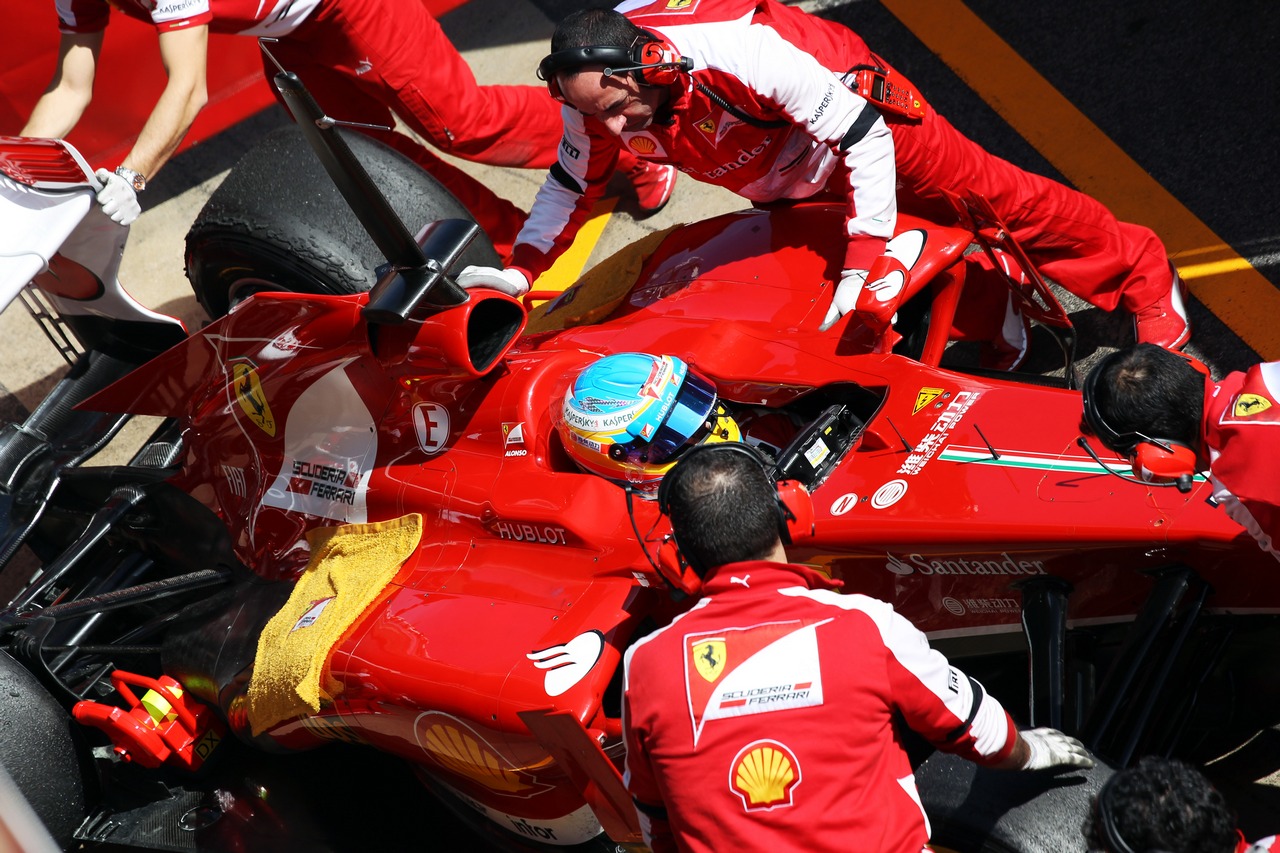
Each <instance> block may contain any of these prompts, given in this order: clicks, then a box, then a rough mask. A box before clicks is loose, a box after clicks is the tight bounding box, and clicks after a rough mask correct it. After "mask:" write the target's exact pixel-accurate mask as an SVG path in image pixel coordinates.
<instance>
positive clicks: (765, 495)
mask: <svg viewBox="0 0 1280 853" xmlns="http://www.w3.org/2000/svg"><path fill="white" fill-rule="evenodd" d="M698 451H699V452H697V453H691V454H690V455H689V456H688V457H687V458H685V459H682V460H681V461H679V462H677V463H676V465H675V467H673V468H672V469H671V471H668V472H667V476H668V477H671V476H672V473H673V472H675V471H677V470H679V472H680V474H679V476H678V477H676V478H675V479H674V480H673V482H672V484H671V493H670V494H669V495H668V500H667V508H668V511H669V513H670V515H671V530H672V532H673V533H674V534H675V537H676V543H677V544H678V545H679V546H680V550H681V551H682V552H684V553H685V554H686V555H687V556H688V557H689V558H690V562H691V564H692V565H693V566H696V567H699V568H703V569H711V568H714V567H716V566H723V565H724V564H726V563H737V562H741V561H742V560H762V559H764V558H766V557H768V556H769V554H770V553H772V551H773V549H774V548H775V547H776V546H777V545H778V543H779V541H780V538H779V532H778V511H777V508H776V507H777V500H776V498H775V494H776V492H777V485H776V484H775V483H771V482H769V478H768V477H767V476H766V475H765V472H764V468H763V467H762V466H761V465H760V463H759V462H756V461H755V460H753V459H752V458H751V456H749V455H748V454H746V453H731V452H715V451H714V450H712V448H711V447H706V448H699V449H698Z"/></svg>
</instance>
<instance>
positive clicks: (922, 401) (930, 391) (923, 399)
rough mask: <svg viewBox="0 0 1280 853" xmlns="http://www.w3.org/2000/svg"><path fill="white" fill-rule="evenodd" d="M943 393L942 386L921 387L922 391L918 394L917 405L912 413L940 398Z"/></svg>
mask: <svg viewBox="0 0 1280 853" xmlns="http://www.w3.org/2000/svg"><path fill="white" fill-rule="evenodd" d="M941 394H942V389H941V388H921V389H920V392H919V393H918V394H916V407H915V408H914V409H912V410H911V414H913V415H914V414H915V413H916V412H918V411H920V410H921V409H923V408H924V407H925V406H927V405H929V404H930V403H932V402H933V401H934V400H936V399H938V397H939V395H941Z"/></svg>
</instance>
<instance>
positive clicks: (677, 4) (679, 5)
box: [667, 0, 693, 9]
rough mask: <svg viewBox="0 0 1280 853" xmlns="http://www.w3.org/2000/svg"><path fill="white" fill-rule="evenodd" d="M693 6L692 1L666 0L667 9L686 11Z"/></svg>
mask: <svg viewBox="0 0 1280 853" xmlns="http://www.w3.org/2000/svg"><path fill="white" fill-rule="evenodd" d="M692 5H693V0H667V8H668V9H687V8H688V7H690V6H692Z"/></svg>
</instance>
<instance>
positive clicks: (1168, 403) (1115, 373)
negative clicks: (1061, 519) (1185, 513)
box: [1082, 344, 1280, 560]
mask: <svg viewBox="0 0 1280 853" xmlns="http://www.w3.org/2000/svg"><path fill="white" fill-rule="evenodd" d="M1083 392H1084V393H1083V394H1082V402H1083V403H1084V424H1083V426H1084V427H1087V429H1088V431H1089V432H1091V433H1093V434H1094V435H1096V436H1097V437H1098V440H1099V441H1101V442H1102V443H1103V444H1104V445H1105V446H1106V447H1107V448H1108V449H1109V450H1112V451H1115V452H1116V453H1119V454H1121V455H1123V456H1126V457H1128V458H1129V459H1130V461H1131V462H1132V463H1133V472H1134V474H1135V475H1136V476H1137V477H1139V478H1140V479H1142V480H1146V481H1148V482H1175V481H1177V480H1178V479H1179V478H1185V480H1186V481H1187V482H1188V483H1190V478H1191V477H1192V475H1194V474H1196V473H1197V472H1207V473H1208V475H1209V480H1210V482H1211V483H1212V484H1213V497H1214V500H1215V501H1216V502H1217V504H1218V505H1219V506H1220V507H1222V508H1223V510H1224V511H1226V513H1227V515H1229V516H1230V517H1231V518H1232V519H1233V520H1234V521H1235V522H1236V523H1237V524H1239V525H1240V526H1241V527H1243V528H1244V529H1245V530H1247V531H1248V532H1249V535H1251V536H1252V537H1253V538H1254V539H1255V540H1257V542H1258V547H1259V548H1261V549H1262V550H1264V551H1266V552H1267V553H1269V554H1271V556H1273V557H1275V558H1276V559H1277V560H1280V453H1277V452H1276V451H1277V447H1280V441H1278V439H1280V362H1274V361H1273V362H1264V363H1262V364H1255V365H1254V366H1253V367H1250V368H1249V369H1248V370H1247V371H1238V372H1235V373H1229V374H1227V375H1226V376H1224V377H1223V378H1222V381H1220V382H1214V381H1213V380H1212V379H1211V378H1210V376H1209V373H1208V368H1206V367H1205V366H1204V365H1203V364H1200V363H1199V362H1198V361H1195V360H1193V359H1191V358H1189V357H1186V356H1182V355H1179V354H1176V353H1170V352H1166V351H1164V350H1162V349H1160V348H1159V347H1153V346H1150V345H1144V344H1137V345H1135V346H1132V347H1125V348H1124V349H1121V350H1117V351H1116V352H1114V353H1111V354H1110V355H1108V356H1107V357H1105V358H1103V359H1102V360H1101V361H1099V362H1098V363H1097V364H1096V365H1094V367H1093V369H1092V370H1091V371H1090V372H1089V375H1088V377H1086V379H1085V384H1084V388H1083Z"/></svg>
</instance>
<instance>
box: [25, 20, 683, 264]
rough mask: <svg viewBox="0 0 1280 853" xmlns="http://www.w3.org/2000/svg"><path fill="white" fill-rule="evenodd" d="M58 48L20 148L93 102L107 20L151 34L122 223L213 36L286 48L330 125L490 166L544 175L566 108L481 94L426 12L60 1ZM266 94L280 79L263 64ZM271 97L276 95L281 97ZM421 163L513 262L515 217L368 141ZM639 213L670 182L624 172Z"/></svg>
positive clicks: (193, 108) (112, 205) (479, 190)
mask: <svg viewBox="0 0 1280 853" xmlns="http://www.w3.org/2000/svg"><path fill="white" fill-rule="evenodd" d="M56 4H57V11H58V21H59V26H60V30H61V32H62V39H61V43H60V46H59V52H58V67H57V69H56V71H55V73H54V76H53V79H52V81H51V82H50V84H49V88H48V89H47V90H46V92H45V93H44V95H43V96H42V97H41V98H40V100H39V101H38V102H37V104H36V106H35V108H34V110H33V111H32V114H31V116H30V118H29V119H28V121H27V123H26V125H25V126H24V127H23V129H22V131H21V133H22V135H23V136H39V137H62V136H65V135H66V134H68V133H70V132H71V130H72V128H74V127H75V125H76V123H77V122H78V121H79V120H80V116H81V115H82V114H83V112H84V110H85V108H86V107H88V105H89V103H90V101H91V99H92V97H93V82H94V75H95V71H96V68H97V60H98V54H99V51H100V50H101V47H102V43H103V36H104V33H105V30H106V26H107V23H108V18H109V16H110V12H111V9H112V8H113V7H114V8H115V9H117V10H118V11H120V12H123V13H124V14H126V15H128V16H130V17H132V18H137V19H138V20H141V21H144V22H147V23H151V24H154V25H155V27H156V30H157V32H158V34H159V43H160V56H161V60H162V61H163V63H164V67H165V71H166V73H167V74H168V81H167V83H166V85H165V89H164V91H163V93H162V94H161V96H160V99H159V100H158V101H157V102H156V105H155V107H154V108H153V109H152V111H151V115H150V117H149V118H148V119H147V121H146V123H145V124H144V126H143V128H142V131H141V132H140V133H139V135H138V137H137V140H136V141H135V143H134V145H133V147H132V148H131V150H130V151H129V153H128V154H127V155H126V156H125V158H124V162H123V163H121V164H120V167H119V168H118V169H116V171H115V172H114V173H111V172H107V171H106V170H101V171H100V173H99V178H100V179H102V180H104V181H105V182H106V184H107V186H106V188H105V189H104V190H102V193H101V195H100V198H99V200H100V201H101V202H102V204H103V210H104V212H106V213H107V214H108V215H110V216H111V217H112V218H113V219H115V220H116V221H117V222H120V223H121V224H125V225H127V224H129V222H132V221H133V219H135V218H136V217H137V215H138V211H139V205H138V201H137V198H136V193H137V192H140V191H141V190H143V189H144V188H145V187H146V183H147V180H148V179H149V178H153V177H155V175H156V173H157V172H158V171H159V170H160V168H161V167H162V166H163V165H164V164H165V162H166V161H167V160H168V159H169V157H170V156H171V155H172V154H173V152H174V151H175V150H176V149H177V147H178V144H179V143H180V142H181V141H182V137H183V136H184V135H185V134H186V132H187V130H188V129H189V128H190V127H191V123H192V122H193V121H194V120H195V118H196V115H197V114H198V113H199V112H200V110H201V109H202V108H203V107H204V105H205V102H206V100H207V97H208V95H207V91H206V81H205V75H206V57H207V52H208V34H209V32H210V31H212V32H217V33H232V34H240V35H247V36H265V37H270V38H274V39H279V41H278V42H276V43H275V44H274V45H272V46H271V48H270V49H271V52H272V53H273V54H274V55H275V56H276V57H277V59H279V60H280V62H281V64H282V65H283V66H284V67H285V68H287V69H288V70H290V71H293V72H295V73H297V74H298V76H299V77H300V78H301V79H302V81H303V83H304V84H305V85H306V86H307V88H308V89H309V90H310V91H311V93H312V94H313V95H314V96H315V97H316V100H317V101H318V102H319V103H320V104H321V105H322V106H323V107H324V109H325V110H326V112H327V113H328V114H329V115H332V116H334V117H335V118H337V119H339V120H341V121H345V122H357V123H362V124H368V125H375V126H382V127H387V128H391V127H394V126H395V121H394V118H393V116H392V111H393V110H394V112H395V115H397V116H399V117H400V118H402V119H403V120H404V121H405V122H406V123H407V124H408V125H409V127H411V128H412V129H413V130H414V131H416V132H417V133H418V134H419V135H421V136H422V137H423V138H425V139H426V140H428V141H429V142H430V143H431V144H432V145H434V146H435V147H436V148H438V149H440V150H441V151H444V152H447V153H449V154H452V155H454V156H456V157H460V158H462V159H465V160H472V161H475V162H478V163H488V164H490V165H495V166H514V167H522V168H546V167H548V166H550V165H551V164H552V163H554V162H555V152H556V149H557V147H558V146H559V143H560V136H561V130H560V119H559V108H558V106H557V105H556V104H555V102H554V101H552V100H551V99H550V98H548V97H547V93H546V92H545V91H543V90H542V89H541V87H536V86H481V85H479V84H478V83H477V82H476V79H475V76H474V75H473V74H472V72H471V69H470V68H469V67H468V66H467V63H466V61H465V60H464V59H463V58H462V55H461V54H460V53H458V51H457V49H456V48H455V47H454V46H453V44H452V43H451V42H450V41H449V39H448V37H447V36H445V34H444V31H443V30H442V29H441V28H440V25H439V23H437V22H436V20H435V18H434V17H432V16H431V14H430V13H429V12H427V9H426V7H425V5H424V4H423V2H422V0H270V2H259V0H111V2H110V3H109V2H108V0H56ZM263 62H264V65H263V69H264V73H265V74H266V76H267V79H268V81H270V79H271V77H273V76H274V74H275V73H276V71H277V69H276V67H275V65H274V64H273V63H271V62H270V61H269V60H266V59H265V58H264V61H263ZM272 89H273V91H274V86H273V87H272ZM368 132H369V133H370V134H371V135H373V136H376V137H378V138H379V139H381V140H382V141H384V142H387V143H388V144H390V145H392V146H393V147H395V148H397V149H398V150H400V151H401V153H404V154H406V155H407V156H409V157H411V158H412V159H413V160H415V161H416V162H417V163H418V164H419V165H421V166H422V167H423V168H424V169H426V170H427V171H428V172H430V173H431V174H432V175H434V176H435V177H436V178H437V179H438V180H440V182H441V183H442V184H444V186H445V187H446V188H447V189H449V190H450V191H451V192H452V193H453V194H454V195H455V196H457V198H458V200H459V201H461V202H462V203H463V205H464V206H466V207H467V209H468V210H470V211H471V212H472V214H473V215H474V216H475V217H476V219H477V221H478V222H479V223H480V224H481V226H482V227H484V228H485V230H486V232H487V233H488V234H489V235H490V237H491V239H492V240H493V242H494V244H495V246H497V247H498V248H499V251H500V252H502V251H503V250H504V249H509V247H510V244H511V242H512V240H513V239H514V237H515V234H516V232H517V231H518V229H519V227H520V224H521V223H522V222H523V221H524V213H523V211H521V210H520V209H519V208H517V207H516V206H515V205H513V204H511V203H510V202H508V201H506V200H505V199H503V198H501V197H500V196H498V195H496V194H495V193H493V192H492V191H490V190H489V189H487V188H486V187H485V186H484V185H483V184H481V183H480V182H479V181H476V180H474V179H472V178H471V177H469V176H468V175H466V173H464V172H462V171H461V170H459V169H456V168H454V167H453V166H451V165H449V164H447V163H445V162H444V161H443V160H441V159H440V158H439V157H437V156H435V155H434V154H432V153H430V152H429V151H427V150H426V149H425V148H423V147H422V146H421V145H418V144H417V143H416V142H414V141H413V140H412V139H410V138H409V137H408V136H406V135H404V134H399V133H394V132H391V131H377V130H369V131H368ZM623 168H624V169H625V170H626V171H627V174H628V176H629V177H630V178H631V179H632V181H633V184H634V186H635V188H636V192H637V195H638V197H639V205H640V207H641V208H642V210H652V209H656V208H659V207H661V206H662V205H663V204H664V203H665V202H666V200H667V199H668V198H669V197H670V195H671V189H672V186H673V185H674V179H675V178H674V171H673V170H672V169H670V168H669V167H666V166H663V165H661V164H656V163H653V164H651V163H647V162H642V161H640V160H638V159H636V158H629V159H628V160H626V161H624V164H623Z"/></svg>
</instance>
